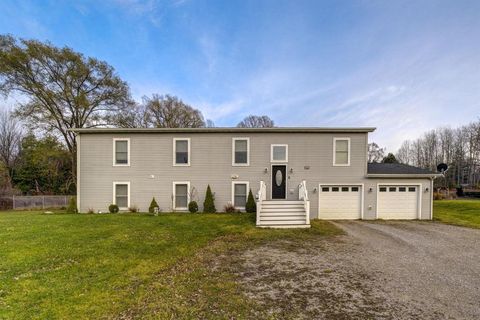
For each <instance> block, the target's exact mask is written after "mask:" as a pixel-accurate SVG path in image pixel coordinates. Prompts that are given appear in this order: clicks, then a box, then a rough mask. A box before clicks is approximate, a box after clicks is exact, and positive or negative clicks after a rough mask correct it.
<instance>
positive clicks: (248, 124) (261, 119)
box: [237, 115, 275, 128]
mask: <svg viewBox="0 0 480 320" xmlns="http://www.w3.org/2000/svg"><path fill="white" fill-rule="evenodd" d="M274 126H275V123H274V122H273V120H272V119H270V118H269V117H268V116H254V115H249V116H248V117H245V119H243V120H242V121H241V122H239V123H238V124H237V127H239V128H273V127H274Z"/></svg>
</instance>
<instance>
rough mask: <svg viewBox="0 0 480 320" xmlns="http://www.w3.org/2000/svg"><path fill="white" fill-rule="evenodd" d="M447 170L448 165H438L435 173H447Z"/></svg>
mask: <svg viewBox="0 0 480 320" xmlns="http://www.w3.org/2000/svg"><path fill="white" fill-rule="evenodd" d="M447 169H448V165H447V164H446V163H440V164H439V165H438V166H437V171H438V172H441V173H443V172H445V171H447Z"/></svg>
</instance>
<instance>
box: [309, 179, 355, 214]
mask: <svg viewBox="0 0 480 320" xmlns="http://www.w3.org/2000/svg"><path fill="white" fill-rule="evenodd" d="M319 199H320V203H319V207H318V211H319V212H318V217H319V219H329V220H335V219H361V218H362V186H360V185H358V186H356V185H351V186H335V185H320V192H319Z"/></svg>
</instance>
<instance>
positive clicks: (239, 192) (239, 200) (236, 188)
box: [232, 181, 250, 210]
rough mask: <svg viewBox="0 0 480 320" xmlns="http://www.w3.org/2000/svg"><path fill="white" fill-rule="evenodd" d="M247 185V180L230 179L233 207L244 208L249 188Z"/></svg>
mask: <svg viewBox="0 0 480 320" xmlns="http://www.w3.org/2000/svg"><path fill="white" fill-rule="evenodd" d="M248 185H249V183H248V181H232V204H233V206H234V207H235V209H238V210H245V206H246V204H247V199H248V192H249V190H250V189H249V187H248Z"/></svg>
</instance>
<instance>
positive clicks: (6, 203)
mask: <svg viewBox="0 0 480 320" xmlns="http://www.w3.org/2000/svg"><path fill="white" fill-rule="evenodd" d="M73 197H75V196H0V210H30V209H47V208H48V209H49V208H51V209H60V208H62V207H67V205H68V202H69V201H70V198H73Z"/></svg>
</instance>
